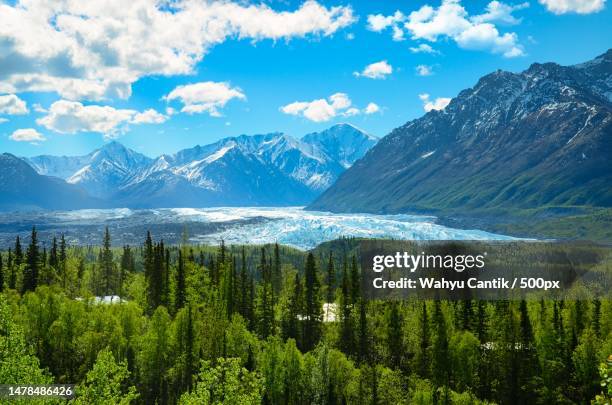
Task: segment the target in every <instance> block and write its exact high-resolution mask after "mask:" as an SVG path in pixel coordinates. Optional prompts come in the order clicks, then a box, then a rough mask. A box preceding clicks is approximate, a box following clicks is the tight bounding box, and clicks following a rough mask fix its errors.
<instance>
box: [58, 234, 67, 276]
mask: <svg viewBox="0 0 612 405" xmlns="http://www.w3.org/2000/svg"><path fill="white" fill-rule="evenodd" d="M67 260H68V255H67V252H66V238H65V237H64V234H63V233H62V236H61V237H60V248H59V269H58V272H59V276H60V279H61V281H62V287H63V288H66V266H67Z"/></svg>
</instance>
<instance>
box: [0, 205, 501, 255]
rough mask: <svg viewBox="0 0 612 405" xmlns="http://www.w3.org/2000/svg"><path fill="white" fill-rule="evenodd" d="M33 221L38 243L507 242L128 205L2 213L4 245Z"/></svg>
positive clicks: (441, 230)
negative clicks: (62, 238)
mask: <svg viewBox="0 0 612 405" xmlns="http://www.w3.org/2000/svg"><path fill="white" fill-rule="evenodd" d="M32 225H36V227H37V229H38V232H39V239H40V240H41V241H45V240H50V239H51V238H52V237H53V236H54V235H55V236H58V235H59V234H60V233H64V234H65V235H66V238H67V239H68V241H69V242H70V243H72V244H80V245H86V244H98V243H100V242H101V240H102V233H103V231H104V228H105V227H106V226H108V227H109V229H110V232H111V235H112V239H113V245H116V246H120V245H122V244H126V243H127V244H132V245H134V244H141V243H142V242H143V240H144V238H145V235H146V232H147V230H150V231H151V233H152V234H153V236H154V238H155V239H161V238H163V239H164V241H166V242H167V243H178V242H180V241H181V238H182V235H183V232H184V231H185V230H186V231H187V233H188V235H189V240H190V242H192V243H209V244H217V243H219V241H220V240H221V239H223V240H225V242H226V243H228V244H261V243H272V242H278V243H281V244H286V245H291V246H294V247H296V248H299V249H311V248H313V247H315V246H317V245H318V244H320V243H322V242H325V241H328V240H333V239H337V238H340V237H342V236H354V237H369V238H394V239H406V240H509V239H513V238H511V237H509V236H504V235H498V234H493V233H489V232H484V231H480V230H464V229H455V228H449V227H446V226H443V225H439V224H436V223H435V217H431V216H418V215H404V214H400V215H374V214H334V213H329V212H317V211H304V210H303V209H302V208H301V207H281V208H262V207H238V208H237V207H223V208H167V209H145V210H131V209H127V208H122V209H105V210H76V211H54V212H37V213H10V214H6V213H5V214H0V246H3V247H6V246H9V245H10V244H11V243H13V242H14V238H15V236H16V235H21V236H22V237H24V238H27V237H28V235H29V231H30V229H31V227H32Z"/></svg>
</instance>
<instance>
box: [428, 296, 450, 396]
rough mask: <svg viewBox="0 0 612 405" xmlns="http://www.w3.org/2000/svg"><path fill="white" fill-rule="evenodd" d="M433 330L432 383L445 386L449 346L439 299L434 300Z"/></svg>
mask: <svg viewBox="0 0 612 405" xmlns="http://www.w3.org/2000/svg"><path fill="white" fill-rule="evenodd" d="M432 322H433V330H434V331H435V332H436V334H435V335H434V339H433V344H432V348H431V350H432V356H431V369H432V377H433V383H434V385H435V386H437V387H445V386H448V385H449V383H450V367H448V359H449V358H450V357H449V354H450V353H449V346H448V333H447V329H446V320H445V319H444V313H443V312H442V304H441V302H440V301H435V302H434V314H433V318H432Z"/></svg>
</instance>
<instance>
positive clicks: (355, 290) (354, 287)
mask: <svg viewBox="0 0 612 405" xmlns="http://www.w3.org/2000/svg"><path fill="white" fill-rule="evenodd" d="M360 296H361V280H360V278H359V267H357V257H355V256H353V260H352V261H351V304H353V305H354V304H356V303H357V301H358V300H359V297H360Z"/></svg>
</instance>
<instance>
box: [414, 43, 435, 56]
mask: <svg viewBox="0 0 612 405" xmlns="http://www.w3.org/2000/svg"><path fill="white" fill-rule="evenodd" d="M410 52H412V53H429V54H439V53H440V52H438V51H436V50H435V49H433V48H432V47H431V45H427V44H419V46H416V47H413V46H411V47H410Z"/></svg>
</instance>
